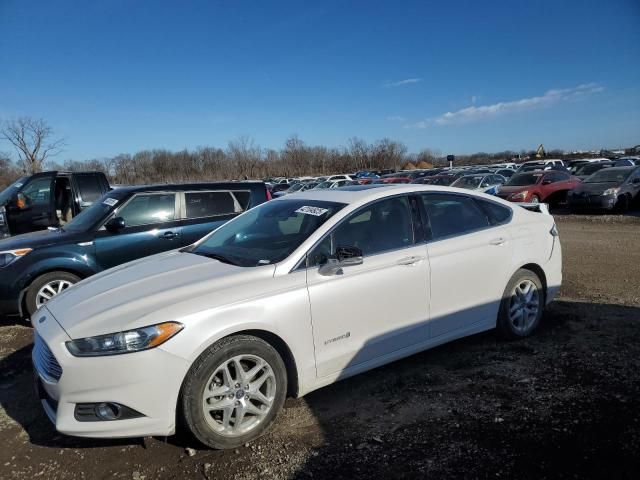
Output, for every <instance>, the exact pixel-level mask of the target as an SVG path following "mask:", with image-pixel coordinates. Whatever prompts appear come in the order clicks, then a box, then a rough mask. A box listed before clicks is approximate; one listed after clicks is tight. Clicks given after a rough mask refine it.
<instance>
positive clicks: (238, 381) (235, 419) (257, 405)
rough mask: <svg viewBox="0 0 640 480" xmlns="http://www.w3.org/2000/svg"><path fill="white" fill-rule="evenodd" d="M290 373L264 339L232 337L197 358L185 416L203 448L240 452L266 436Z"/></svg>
mask: <svg viewBox="0 0 640 480" xmlns="http://www.w3.org/2000/svg"><path fill="white" fill-rule="evenodd" d="M286 392H287V371H286V368H285V365H284V362H283V361H282V358H281V357H280V355H279V354H278V352H277V351H276V350H275V349H274V348H273V347H272V346H271V345H269V344H268V343H267V342H265V341H264V340H262V339H260V338H257V337H253V336H249V335H238V336H233V337H227V338H224V339H222V340H220V341H219V342H217V343H216V344H214V345H213V346H212V347H210V348H209V349H208V350H206V351H205V352H204V353H202V354H201V355H200V357H198V359H197V360H196V361H195V362H194V364H193V365H192V367H191V369H190V370H189V373H188V374H187V377H186V378H185V381H184V384H183V386H182V391H181V395H180V412H181V414H182V417H183V421H184V423H185V424H186V427H187V428H188V429H189V431H190V432H191V433H192V434H193V435H194V436H195V437H196V438H197V439H198V440H199V441H200V442H202V443H203V444H205V445H207V446H209V447H212V448H218V449H226V448H235V447H238V446H240V445H242V444H244V443H246V442H249V441H251V440H255V439H256V438H258V437H259V436H260V435H262V434H263V433H264V432H265V431H266V430H267V428H269V426H270V425H271V424H272V423H273V421H274V420H275V418H276V416H277V415H278V412H279V411H280V409H281V408H282V405H283V404H284V400H285V396H286Z"/></svg>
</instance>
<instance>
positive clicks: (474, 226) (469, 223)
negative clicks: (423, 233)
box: [421, 193, 490, 240]
mask: <svg viewBox="0 0 640 480" xmlns="http://www.w3.org/2000/svg"><path fill="white" fill-rule="evenodd" d="M421 197H422V202H423V204H424V208H425V210H426V211H427V215H428V217H429V224H430V226H431V235H432V239H433V240H439V239H441V238H445V237H452V236H455V235H464V234H466V233H469V232H473V231H474V230H479V229H481V228H486V227H489V226H490V224H489V219H488V217H487V215H486V214H485V212H484V211H483V210H482V209H481V208H480V207H479V206H478V204H476V202H475V201H474V200H473V199H472V198H470V197H467V196H464V195H452V194H446V193H444V194H428V195H421Z"/></svg>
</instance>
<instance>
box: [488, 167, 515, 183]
mask: <svg viewBox="0 0 640 480" xmlns="http://www.w3.org/2000/svg"><path fill="white" fill-rule="evenodd" d="M493 173H495V174H496V175H502V176H503V177H504V178H506V179H507V180H508V179H510V178H511V177H513V174H514V173H516V171H515V170H513V169H511V168H500V169H499V170H496V171H495V172H493Z"/></svg>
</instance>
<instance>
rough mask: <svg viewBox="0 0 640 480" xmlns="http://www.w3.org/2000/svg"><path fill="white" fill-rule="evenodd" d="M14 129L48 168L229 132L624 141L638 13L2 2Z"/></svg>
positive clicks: (555, 8) (558, 143)
mask: <svg viewBox="0 0 640 480" xmlns="http://www.w3.org/2000/svg"><path fill="white" fill-rule="evenodd" d="M21 115H29V116H34V117H43V118H45V119H46V120H47V121H48V122H49V123H50V124H51V125H52V126H53V127H54V129H55V131H56V133H57V134H58V135H60V136H63V137H65V138H66V141H67V147H66V151H65V152H64V153H63V154H62V155H61V157H60V159H67V158H72V159H86V158H94V157H103V156H111V155H115V154H118V153H122V152H135V151H137V150H141V149H146V148H168V149H172V150H177V149H182V148H185V147H186V148H194V147H197V146H199V145H212V146H222V147H224V146H226V144H227V142H228V141H229V140H231V139H233V138H237V137H238V136H241V135H248V136H250V137H252V138H253V139H254V140H255V141H256V143H258V144H260V145H261V146H263V147H272V148H279V147H280V146H281V145H282V144H283V143H284V141H285V139H286V138H287V137H288V136H289V135H291V134H297V135H299V136H300V138H301V139H302V140H303V141H305V142H306V143H308V144H324V145H328V146H340V145H345V144H346V142H347V140H348V139H349V138H350V137H352V136H358V137H361V138H364V139H365V140H368V141H373V140H376V139H379V138H382V137H390V138H393V139H397V140H400V141H402V142H404V143H406V145H407V146H408V147H409V150H410V151H414V152H415V151H419V150H420V149H422V148H433V149H438V150H440V151H441V152H442V153H444V154H446V153H459V154H460V153H469V152H474V151H498V150H503V149H518V150H519V149H521V148H525V149H532V148H535V147H536V146H537V145H538V144H539V143H541V142H542V143H544V144H545V146H546V147H547V149H550V148H567V149H576V148H583V149H585V148H600V147H602V146H609V147H614V146H619V145H633V144H638V143H640V2H638V1H637V0H607V1H606V2H605V1H590V0H576V1H561V0H554V1H541V0H540V1H538V0H526V1H524V0H505V1H485V2H479V1H455V0H451V1H447V2H441V1H437V2H436V1H416V2H409V1H406V2H404V1H400V0H395V1H387V2H379V1H373V0H368V1H352V2H348V1H332V0H322V1H316V2H307V1H295V2H293V1H292V2H275V1H274V2H271V1H269V2H267V1H257V0H256V1H251V2H250V1H231V0H227V1H177V0H175V1H142V0H138V1H131V0H102V1H97V2H87V1H65V0H59V1H56V2H51V1H36V0H31V1H20V0H0V119H5V120H6V119H11V118H14V117H17V116H21ZM0 150H4V151H10V149H9V147H8V146H7V145H1V144H0Z"/></svg>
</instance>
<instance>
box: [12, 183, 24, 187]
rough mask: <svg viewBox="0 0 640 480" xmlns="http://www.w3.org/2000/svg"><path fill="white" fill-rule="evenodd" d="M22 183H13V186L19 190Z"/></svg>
mask: <svg viewBox="0 0 640 480" xmlns="http://www.w3.org/2000/svg"><path fill="white" fill-rule="evenodd" d="M22 185H24V183H15V184H14V185H13V186H14V187H16V188H20V187H21V186H22Z"/></svg>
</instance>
